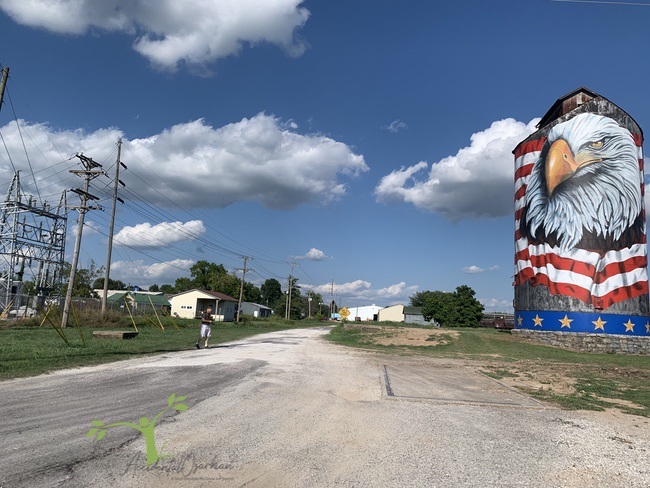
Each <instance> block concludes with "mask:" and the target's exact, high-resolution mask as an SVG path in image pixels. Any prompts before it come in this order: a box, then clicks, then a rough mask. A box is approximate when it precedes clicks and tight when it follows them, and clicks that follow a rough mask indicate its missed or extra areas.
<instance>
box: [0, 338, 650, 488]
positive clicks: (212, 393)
mask: <svg viewBox="0 0 650 488" xmlns="http://www.w3.org/2000/svg"><path fill="white" fill-rule="evenodd" d="M328 330H329V329H328V328H326V327H324V328H318V329H300V330H292V331H283V332H276V333H271V334H265V335H262V336H256V337H254V338H250V339H247V340H242V341H239V342H236V343H232V344H230V345H228V346H224V347H215V348H212V349H209V350H200V351H196V350H194V351H183V352H179V353H173V354H166V355H165V356H157V357H154V358H144V359H138V360H133V361H128V362H121V363H115V364H113V365H105V366H101V367H98V368H94V369H93V371H98V370H99V371H102V372H105V374H110V372H111V371H116V370H117V369H119V371H120V372H121V374H128V375H129V376H130V377H131V378H139V377H143V378H148V381H149V384H150V383H151V381H152V378H159V381H161V382H160V383H159V386H158V387H157V388H155V389H151V390H149V391H146V396H147V398H150V401H149V403H144V404H138V406H137V407H134V408H133V409H132V410H133V415H132V416H133V417H134V418H133V420H136V419H137V418H138V417H140V416H143V415H154V414H155V413H156V408H158V407H154V405H157V404H158V403H159V402H160V401H162V402H163V404H164V401H165V400H166V398H167V397H168V396H169V395H170V394H171V393H177V394H179V395H180V394H187V395H188V398H187V400H186V401H185V402H186V403H187V404H188V405H189V407H190V408H189V409H188V410H187V411H184V412H181V413H178V414H176V415H174V416H172V417H167V418H165V419H164V421H162V422H160V423H159V425H157V427H156V432H155V434H156V439H157V442H158V445H159V446H162V445H163V444H164V448H163V450H164V452H165V453H167V454H168V455H169V456H173V457H172V458H171V459H167V460H166V461H164V462H159V463H157V464H156V465H153V466H152V467H151V468H149V469H146V467H145V456H144V453H145V444H144V440H143V438H142V436H139V435H137V433H136V435H135V436H134V435H132V434H129V437H128V438H126V439H125V438H122V439H120V441H119V442H117V443H116V444H112V445H111V447H110V449H109V448H107V447H106V446H105V445H104V442H106V441H107V440H109V439H110V438H111V436H112V432H109V434H108V436H107V437H106V439H103V440H101V441H95V440H93V439H90V438H83V437H82V438H80V439H79V442H81V443H83V444H82V445H83V446H84V449H85V454H84V455H83V456H79V455H77V454H75V455H76V456H77V457H78V459H72V460H69V461H68V463H67V464H66V470H65V471H64V472H63V471H60V470H59V471H56V470H49V471H48V469H41V470H40V471H39V472H38V473H28V472H26V473H25V475H26V476H27V475H28V474H29V475H30V476H29V480H28V481H26V480H21V479H20V477H18V478H16V477H14V478H12V479H11V480H9V481H6V482H4V483H0V486H3V487H9V486H30V487H33V486H48V487H49V486H65V487H68V486H69V487H87V486H96V487H104V486H106V487H108V486H120V487H121V486H123V487H156V488H165V487H172V486H173V487H179V486H180V487H185V486H187V487H243V486H246V487H265V488H268V487H326V486H327V487H330V486H341V487H400V488H403V487H422V486H428V487H445V488H448V487H497V486H498V487H544V488H546V487H549V486H553V487H580V488H584V487H607V488H610V487H619V486H620V487H623V486H625V487H644V488H645V487H648V486H650V463H649V461H650V456H649V453H650V425H649V424H648V419H645V418H638V417H630V416H625V419H623V416H622V414H621V415H620V416H618V417H617V416H616V415H614V414H607V415H603V414H596V413H589V412H566V411H562V410H559V409H555V408H551V407H548V406H544V405H540V404H538V403H536V402H534V401H531V400H530V399H526V398H524V397H522V401H521V402H520V403H518V404H516V405H515V404H514V403H512V401H511V398H512V397H513V396H516V395H518V394H517V393H514V392H512V391H511V390H508V389H507V388H505V387H503V388H502V387H501V386H500V385H497V384H496V382H494V383H495V388H494V391H493V392H492V394H493V395H494V396H493V397H491V398H493V400H494V401H491V400H490V401H485V400H482V401H480V402H474V401H471V400H467V401H464V400H463V398H469V397H468V396H467V395H469V394H470V393H472V389H474V390H483V389H485V388H483V387H480V386H475V385H481V384H482V383H480V382H475V380H478V376H480V375H479V374H478V373H477V372H475V371H472V366H471V365H470V364H469V363H465V362H462V361H459V360H432V359H420V358H418V359H413V358H405V357H399V356H397V357H396V356H382V355H377V354H375V353H371V352H364V351H358V350H354V349H349V348H345V347H342V346H338V345H333V344H330V343H328V342H327V341H326V340H325V339H323V338H322V335H324V334H325V333H327V331H328ZM216 332H217V333H218V331H216ZM242 365H248V366H246V367H243V366H242ZM409 365H412V366H413V369H414V371H417V374H418V375H420V377H421V378H423V380H422V382H423V384H424V383H426V388H425V389H426V391H424V390H423V393H426V394H423V395H421V396H420V397H419V398H418V395H410V397H407V396H404V397H399V396H390V395H388V394H387V389H386V371H390V370H391V368H393V370H394V371H399V375H396V376H395V378H394V381H395V382H396V384H395V385H392V386H395V388H396V390H399V388H400V387H401V386H402V383H404V382H406V381H407V379H408V374H409V373H408V371H409V367H410V366H409ZM179 369H182V370H183V371H189V376H188V375H187V374H186V375H185V376H183V378H184V381H185V382H184V383H183V384H180V385H177V387H176V388H175V385H173V384H170V381H166V382H165V381H162V379H164V378H175V376H174V374H175V372H176V371H178V370H179ZM235 370H236V371H240V373H239V374H236V375H228V373H229V372H232V371H235ZM423 371H425V372H427V371H428V375H429V376H428V377H426V378H424V376H423ZM446 371H454V372H455V377H457V378H459V379H458V380H455V381H454V382H455V383H457V384H458V385H457V386H458V392H457V393H456V394H454V395H451V396H450V397H449V398H453V400H450V399H442V400H441V399H440V398H437V399H436V395H435V392H436V382H437V378H439V379H440V383H441V384H442V382H443V380H445V378H448V377H449V375H445V372H446ZM66 375H68V377H73V376H75V375H76V376H79V375H80V370H76V371H75V372H73V373H71V372H59V373H55V374H52V375H45V376H41V377H39V378H38V379H34V378H31V379H25V380H12V381H11V382H3V383H1V384H0V394H2V396H3V397H4V398H6V396H7V394H9V393H10V391H11V389H19V388H20V387H21V385H23V386H24V385H25V384H32V383H30V382H34V381H41V382H42V384H43V385H44V386H45V385H47V384H48V383H51V382H52V381H53V380H57V381H58V380H60V379H61V378H63V379H65V378H66ZM193 375H194V377H195V378H196V379H197V383H196V384H195V385H196V388H198V390H195V389H194V388H192V389H191V390H193V392H192V391H190V392H189V393H188V392H187V391H182V390H183V388H187V389H190V388H189V387H188V378H189V379H190V383H191V378H192V376H193ZM210 377H214V378H224V381H225V379H228V381H227V382H226V383H222V382H219V381H207V380H206V378H210ZM414 378H415V379H413V380H412V381H411V383H412V384H410V385H408V387H409V388H410V389H411V390H409V391H413V388H416V390H417V384H418V382H417V378H416V376H414ZM134 381H135V380H134ZM489 381H493V380H489ZM400 382H402V383H400ZM413 385H416V386H413ZM106 388H108V386H107V387H106ZM110 388H115V391H113V390H109V389H101V390H99V391H96V392H95V393H94V394H95V395H96V396H97V400H96V404H97V405H98V408H99V405H101V404H102V403H104V402H103V401H102V398H107V397H110V396H111V395H115V394H118V392H119V391H120V384H119V382H114V384H113V385H112V386H111V387H110ZM174 388H175V389H174ZM423 388H424V387H423ZM445 388H446V389H447V391H448V389H449V388H450V385H449V382H448V381H447V382H446V383H445ZM451 388H454V386H453V385H452V386H451ZM199 391H200V394H199ZM500 392H502V395H501V394H500ZM388 393H389V392H388ZM506 396H507V397H508V399H509V400H508V401H507V402H505V401H502V402H500V401H499V399H500V398H502V397H503V398H505V397H506ZM124 401H127V400H126V399H124ZM157 402H158V403H157ZM144 408H147V409H149V410H147V411H138V410H137V409H144ZM152 408H153V410H151V409H152ZM86 409H88V407H86ZM66 414H67V415H73V416H74V415H75V412H74V409H72V411H69V412H66ZM110 414H111V412H110V411H107V410H106V409H104V410H102V411H101V415H102V416H103V417H100V418H104V417H110ZM85 415H86V416H85V417H84V416H82V415H80V416H77V418H78V419H79V420H80V421H81V420H83V421H84V422H85V424H84V428H83V429H82V430H83V432H82V433H81V435H82V436H83V434H84V433H85V432H86V431H87V429H88V428H89V427H90V425H89V423H88V422H89V421H88V420H87V419H88V418H91V417H88V415H89V414H85ZM115 415H116V414H115ZM92 418H97V417H92ZM117 430H119V429H116V432H117ZM126 431H128V429H126V428H125V432H126ZM61 435H63V434H61ZM75 435H78V433H75ZM122 435H124V434H122ZM44 439H47V441H46V442H51V446H48V447H50V448H51V449H52V451H53V452H56V451H57V449H58V445H57V443H56V442H55V441H54V440H52V439H51V438H50V437H47V436H45V437H44ZM19 441H20V439H19ZM19 441H16V442H19ZM14 447H16V448H17V449H14V450H20V449H21V446H20V445H17V446H14ZM23 452H24V455H25V456H26V458H27V459H29V456H30V451H29V450H28V449H26V450H24V451H23ZM1 462H2V461H0V469H2V464H1ZM26 471H28V470H26ZM0 479H1V478H0Z"/></svg>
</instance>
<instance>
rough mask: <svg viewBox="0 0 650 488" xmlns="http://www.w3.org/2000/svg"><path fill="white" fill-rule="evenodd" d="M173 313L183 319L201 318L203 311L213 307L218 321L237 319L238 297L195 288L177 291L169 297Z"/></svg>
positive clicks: (213, 313) (213, 312)
mask: <svg viewBox="0 0 650 488" xmlns="http://www.w3.org/2000/svg"><path fill="white" fill-rule="evenodd" d="M169 301H170V302H171V306H172V309H171V310H172V315H173V316H174V317H180V318H183V319H194V318H199V317H200V316H201V314H202V313H203V311H204V310H205V309H207V308H208V307H212V315H214V317H215V321H216V322H232V321H233V320H235V309H236V308H237V299H236V298H233V297H231V296H228V295H226V294H224V293H219V292H218V291H209V290H199V289H198V288H195V289H194V290H189V291H184V292H182V293H177V294H176V295H172V296H171V297H170V298H169Z"/></svg>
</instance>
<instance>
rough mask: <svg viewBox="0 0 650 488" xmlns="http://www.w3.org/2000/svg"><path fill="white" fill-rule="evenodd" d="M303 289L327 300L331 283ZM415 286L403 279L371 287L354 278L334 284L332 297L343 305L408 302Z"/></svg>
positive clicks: (415, 288)
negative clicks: (309, 290)
mask: <svg viewBox="0 0 650 488" xmlns="http://www.w3.org/2000/svg"><path fill="white" fill-rule="evenodd" d="M304 288H305V289H311V290H313V291H314V292H316V293H320V294H321V296H322V297H323V298H324V299H325V300H326V301H329V297H330V296H331V295H330V293H331V290H332V284H331V283H325V284H323V285H318V286H315V287H313V288H310V287H308V286H306V285H304ZM417 290H418V287H417V286H407V285H406V283H404V282H403V281H402V282H401V283H397V284H394V285H390V286H387V287H385V288H380V289H373V288H372V284H371V283H370V282H369V281H365V280H356V281H352V282H348V283H335V284H334V299H335V300H336V301H337V302H342V303H343V304H344V305H346V306H347V305H352V304H359V303H375V302H376V303H377V304H382V305H383V306H386V305H391V304H394V303H400V302H401V303H408V301H409V297H410V296H411V295H413V294H414V293H415V292H417Z"/></svg>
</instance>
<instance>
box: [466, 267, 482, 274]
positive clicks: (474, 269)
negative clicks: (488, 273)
mask: <svg viewBox="0 0 650 488" xmlns="http://www.w3.org/2000/svg"><path fill="white" fill-rule="evenodd" d="M484 271H485V270H484V269H483V268H479V267H478V266H473V265H472V266H466V267H465V268H463V273H468V274H478V273H483V272H484Z"/></svg>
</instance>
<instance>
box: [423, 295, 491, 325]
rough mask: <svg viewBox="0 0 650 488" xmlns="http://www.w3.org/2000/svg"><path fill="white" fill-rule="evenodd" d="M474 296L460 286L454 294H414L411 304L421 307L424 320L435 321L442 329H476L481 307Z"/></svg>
mask: <svg viewBox="0 0 650 488" xmlns="http://www.w3.org/2000/svg"><path fill="white" fill-rule="evenodd" d="M474 295H475V292H474V290H472V289H471V288H470V287H469V286H467V285H461V286H459V287H457V288H456V291H454V292H445V291H424V292H420V293H416V294H415V295H414V296H412V297H411V304H412V305H414V306H421V307H422V315H423V316H424V318H425V319H426V320H435V321H436V322H438V323H439V324H440V325H442V326H444V327H476V326H477V325H478V323H479V321H480V320H481V318H482V317H483V305H482V304H481V303H480V302H479V301H478V300H477V299H476V298H474ZM420 304H422V305H420Z"/></svg>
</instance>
